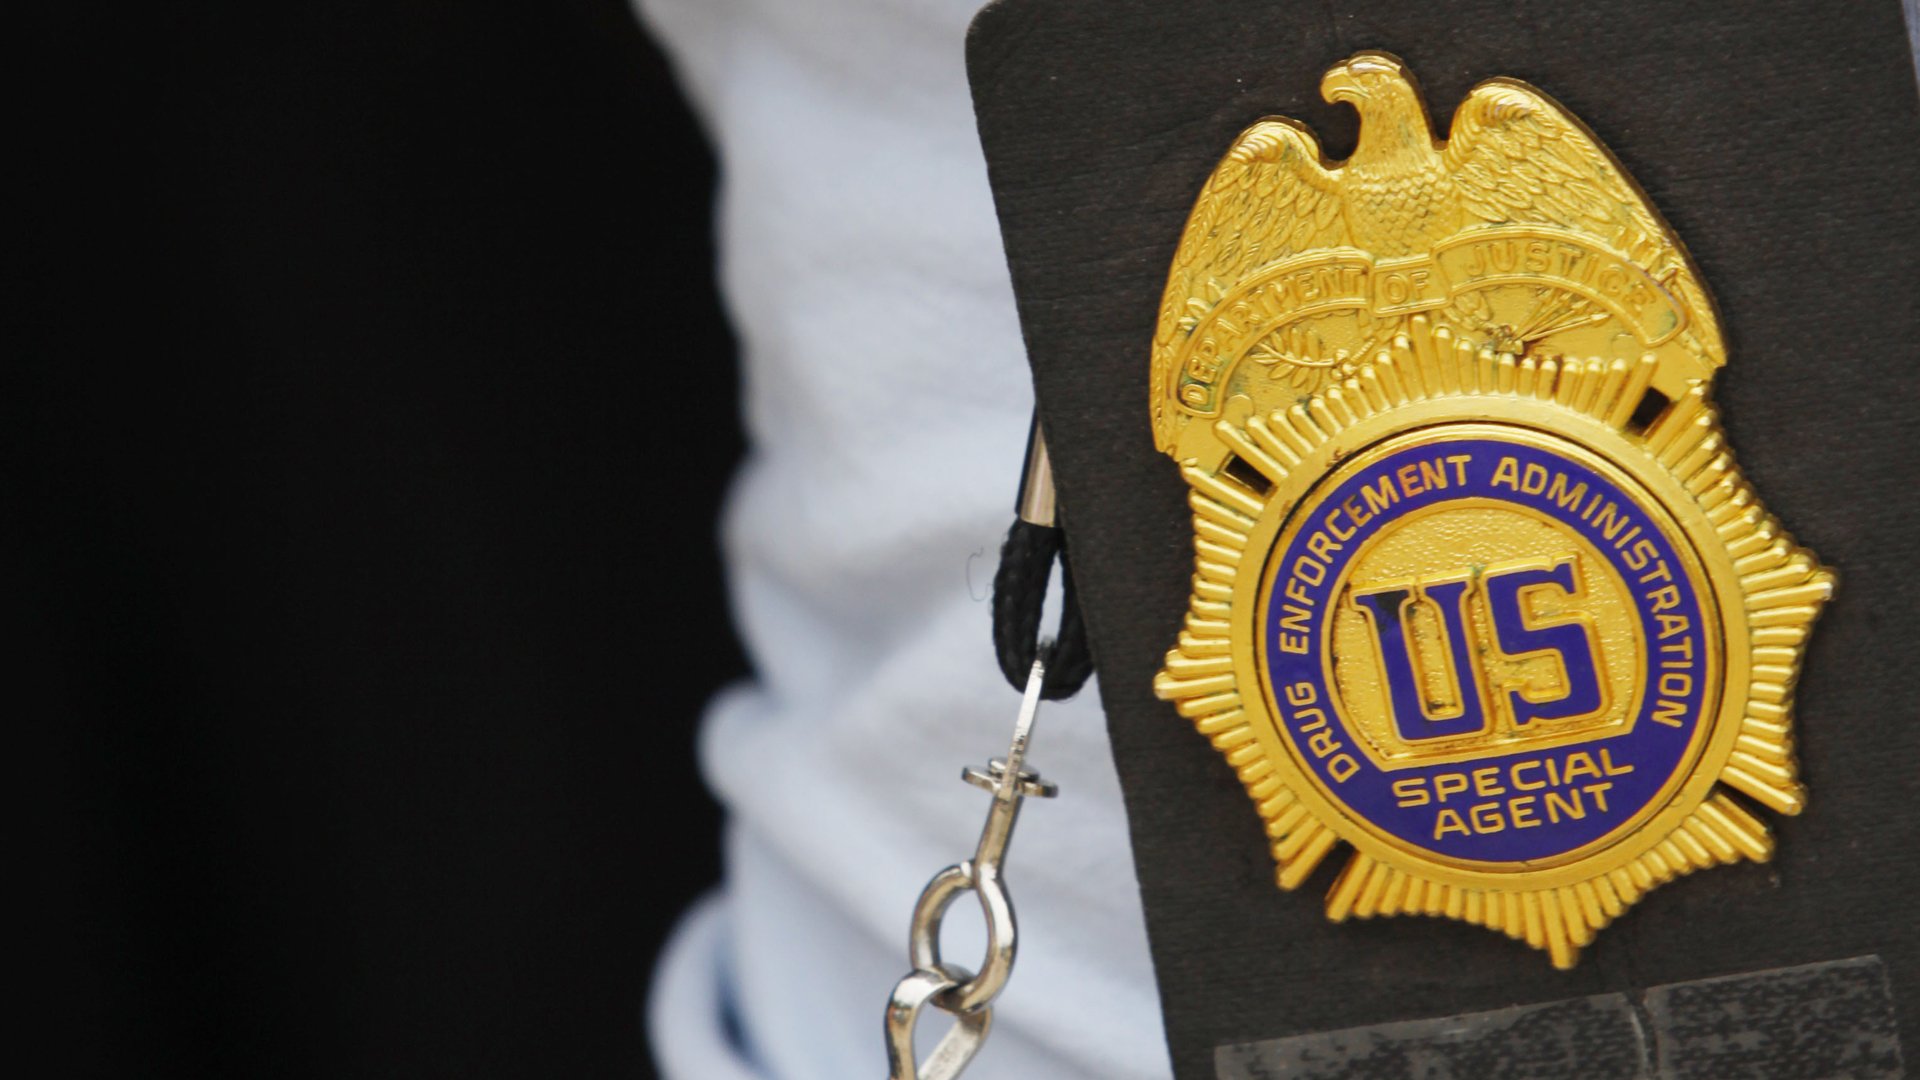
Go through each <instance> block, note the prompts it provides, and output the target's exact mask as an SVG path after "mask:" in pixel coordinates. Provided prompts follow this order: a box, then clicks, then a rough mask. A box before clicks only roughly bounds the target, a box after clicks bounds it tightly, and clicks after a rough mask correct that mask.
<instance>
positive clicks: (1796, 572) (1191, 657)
mask: <svg viewBox="0 0 1920 1080" xmlns="http://www.w3.org/2000/svg"><path fill="white" fill-rule="evenodd" d="M1321 91H1322V93H1323V94H1324V95H1325V96H1326V98H1327V99H1328V100H1329V101H1335V102H1350V103H1351V104H1352V105H1353V106H1354V107H1355V108H1356V109H1357V110H1358V111H1359V114H1360V133H1359V141H1358V144H1357V145H1356V147H1355V148H1354V152H1353V156H1352V157H1350V158H1348V159H1347V160H1346V161H1344V162H1339V163H1329V162H1327V161H1326V160H1325V159H1323V157H1322V156H1321V154H1320V149H1319V145H1318V143H1317V142H1316V141H1315V139H1314V137H1313V135H1312V134H1310V133H1309V132H1308V131H1307V130H1306V129H1305V128H1303V127H1301V126H1300V125H1298V124H1296V123H1293V122H1292V121H1288V120H1264V121H1262V122H1260V123H1258V124H1256V125H1254V126H1253V127H1252V128H1249V129H1248V130H1247V131H1246V132H1245V133H1244V134H1242V135H1241V136H1240V138H1239V140H1238V141H1237V142H1235V144H1234V145H1233V148H1232V149H1231V150H1229V151H1228V153H1227V155H1226V157H1225V158H1224V159H1223V160H1222V161H1221V162H1220V164H1219V165H1218V166H1217V167H1216V168H1215V169H1214V171H1213V175H1212V176H1211V177H1210V178H1209V179H1208V180H1207V183H1206V187H1205V188H1204V189H1203V191H1202V192H1201V194H1200V198H1199V201H1198V202H1197V203H1196V204H1195V206H1194V209H1193V213H1192V216H1191V217H1190V218H1189V220H1188V222H1187V226H1186V231H1185V233H1184V234H1183V235H1182V236H1181V239H1180V246H1179V250H1178V253H1177V254H1176V255H1175V257H1174V262H1173V267H1172V270H1171V273H1170V274H1169V276H1168V282H1167V290H1166V296H1165V300H1164V303H1163V305H1162V308H1161V312H1160V320H1159V327H1158V332H1157V334H1156V337H1155V340H1154V346H1153V368H1152V394H1151V403H1152V416H1153V430H1154V437H1155V440H1156V442H1157V444H1158V446H1159V448H1160V449H1161V450H1163V451H1165V452H1166V453H1168V454H1169V455H1171V456H1172V457H1173V458H1174V459H1175V461H1177V462H1178V463H1179V465H1180V467H1181V470H1182V472H1183V474H1184V475H1185V477H1186V479H1187V482H1188V484H1189V485H1190V486H1191V493H1190V496H1189V500H1188V501H1189V503H1190V505H1191V508H1192V510H1193V528H1194V549H1195V551H1196V553H1197V558H1196V561H1195V572H1194V576H1193V597H1192V601H1191V606H1190V610H1189V612H1188V614H1187V617H1186V623H1185V628H1184V630H1183V631H1182V632H1181V634H1180V636H1179V642H1178V645H1177V647H1176V648H1174V649H1173V650H1172V651H1171V652H1169V653H1168V654H1167V657H1166V663H1165V668H1164V670H1163V671H1162V672H1161V673H1160V675H1159V677H1158V679H1157V681H1156V682H1155V684H1154V689H1155V690H1156V692H1157V693H1158V694H1159V695H1160V696H1161V697H1163V698H1166V699H1168V700H1170V701H1173V702H1175V703H1176V705H1177V707H1178V709H1179V711H1180V713H1181V714H1182V715H1184V716H1187V717H1190V718H1191V719H1192V720H1193V721H1194V722H1195V724H1196V725H1197V727H1198V728H1199V730H1200V733H1201V734H1203V735H1205V736H1207V737H1208V738H1209V739H1211V740H1212V742H1213V744H1214V746H1216V747H1217V748H1219V749H1220V750H1221V751H1222V752H1223V753H1224V754H1225V755H1226V758H1227V761H1228V763H1229V764H1231V765H1232V766H1233V767H1234V769H1235V770H1236V771H1237V772H1238V775H1239V777H1240V779H1241V781H1242V782H1243V783H1244V784H1245V785H1246V788H1247V792H1248V794H1249V795H1250V796H1251V797H1252V799H1253V801H1254V804H1255V806H1256V807H1257V808H1258V810H1259V813H1260V815H1261V817H1262V818H1264V819H1265V821H1266V825H1267V833H1268V835H1269V836H1270V837H1271V838H1272V850H1273V855H1274V858H1275V860H1276V861H1277V863H1278V864H1279V873H1278V878H1279V883H1280V886H1281V887H1282V888H1285V889H1292V888H1295V887H1297V886H1299V885H1300V884H1301V883H1302V882H1304V881H1305V880H1306V879H1307V878H1308V876H1309V875H1310V874H1311V873H1312V872H1313V871H1314V869H1315V868H1316V867H1317V866H1319V865H1321V864H1322V863H1323V862H1326V861H1327V860H1328V859H1329V857H1330V856H1332V855H1333V854H1334V853H1335V851H1336V849H1340V850H1342V851H1345V850H1347V849H1351V853H1350V854H1348V855H1347V856H1346V858H1345V862H1344V866H1343V867H1342V868H1340V869H1339V870H1338V872H1337V874H1335V875H1333V876H1332V885H1331V889H1330V892H1329V893H1328V896H1327V900H1326V904H1327V914H1328V916H1329V917H1330V918H1332V919H1334V920H1336V921H1338V920H1344V919H1347V918H1349V917H1371V916H1384V915H1395V914H1425V915H1443V916H1446V917H1448V918H1454V919H1464V920H1466V921H1468V922H1471V923H1477V924H1479V925H1482V926H1485V927H1488V928H1490V929H1494V930H1500V931H1504V932H1505V933H1507V934H1508V935H1510V936H1512V937H1515V938H1519V939H1523V940H1525V941H1526V942H1527V943H1528V944H1530V945H1532V946H1534V947H1535V948H1539V949H1544V950H1546V951H1547V952H1548V953H1549V954H1550V956H1551V958H1552V960H1553V963H1554V964H1555V965H1556V966H1559V967H1570V966H1571V965H1572V964H1573V963H1574V962H1575V960H1576V959H1577V957H1578V955H1579V950H1580V948H1581V947H1582V946H1584V945H1586V944H1588V943H1589V942H1591V941H1592V940H1593V937H1594V934H1595V932H1596V931H1598V930H1599V929H1600V928H1601V927H1604V926H1606V925H1607V923H1608V922H1609V921H1611V920H1612V919H1614V918H1616V917H1618V916H1619V915H1620V914H1621V913H1622V912H1623V911H1624V910H1625V909H1626V908H1627V906H1628V905H1630V904H1632V903H1634V902H1635V901H1637V900H1639V899H1640V898H1641V897H1642V896H1643V895H1645V894H1646V893H1647V892H1648V891H1649V890H1651V889H1653V888H1654V887H1655V886H1657V885H1660V884H1662V883H1664V882H1666V881H1669V880H1671V879H1672V878H1674V877H1677V876H1679V875H1682V874H1686V873H1690V872H1692V871H1694V870H1698V869H1704V868H1707V867H1711V866H1714V865H1717V864H1720V863H1730V862H1735V861H1737V860H1740V859H1755V860H1765V859H1767V858H1768V857H1769V856H1770V855H1771V853H1772V845H1773V841H1772V838H1771V835H1770V834H1769V832H1768V829H1767V826H1766V825H1765V824H1763V823H1762V821H1761V820H1760V818H1759V817H1758V816H1757V815H1756V814H1755V812H1754V809H1753V806H1752V805H1751V804H1758V805H1759V806H1762V807H1765V808H1767V809H1770V810H1772V811H1775V812H1778V813H1782V814H1794V813H1798V812H1799V811H1800V809H1801V807H1802V806H1803V805H1804V794H1803V792H1802V790H1801V787H1800V785H1799V783H1798V781H1797V779H1796V774H1795V766H1794V756H1793V740H1792V732H1791V725H1792V693H1793V685H1794V678H1795V674H1796V671H1797V669H1798V666H1799V663H1800V658H1801V651H1802V649H1803V647H1804V646H1805V643H1806V639H1807V633H1808V629H1809V627H1810V626H1811V624H1812V623H1813V621H1814V618H1815V616H1816V615H1818V613H1819V611H1820V607H1821V605H1822V604H1823V603H1824V602H1825V601H1826V600H1827V598H1828V597H1829V595H1830V594H1831V592H1832V589H1833V576H1832V574H1831V573H1829V572H1828V571H1827V570H1825V569H1823V568H1822V567H1821V566H1820V565H1819V563H1818V562H1816V561H1815V559H1814V557H1813V556H1812V555H1811V554H1810V553H1808V552H1807V551H1805V550H1803V549H1801V548H1799V547H1797V546H1796V545H1795V544H1794V542H1793V540H1792V539H1791V538H1790V537H1789V536H1788V535H1787V534H1786V532H1785V531H1784V530H1783V529H1782V528H1781V526H1780V524H1779V522H1777V521H1776V520H1775V519H1774V518H1772V517H1771V516H1769V515H1768V514H1767V513H1766V512H1765V511H1764V510H1762V509H1761V507H1760V505H1759V502H1758V501H1757V499H1756V497H1755V495H1754V492H1753V490H1752V488H1751V487H1749V486H1748V484H1747V482H1746V481H1745V480H1744V479H1743V478H1742V476H1741V475H1740V473H1739V471H1738V470H1737V468H1736V467H1735V465H1734V461H1733V458H1732V457H1731V455H1730V454H1729V452H1728V449H1727V444H1726V437H1725V435H1724V433H1723V432H1722V430H1721V428H1720V424H1719V421H1718V418H1717V415H1716V413H1715V410H1714V408H1713V405H1712V403H1711V396H1710V393H1709V388H1710V386H1711V383H1712V380H1713V377H1714V374H1715V372H1716V371H1717V370H1718V369H1719V368H1720V366H1721V365H1722V364H1723V363H1724V362H1725V359H1726V355H1725V346H1724V343H1723V341H1722V339H1721V336H1720V330H1719V327H1718V325H1717V323H1716V321H1715V318H1714V312H1713V307H1712V304H1711V301H1710V300H1709V299H1708V296H1707V292H1706V289H1705V287H1704V286H1703V285H1702V284H1701V281H1700V277H1699V274H1698V272H1697V271H1696V270H1695V268H1694V267H1693V265H1692V263H1691V262H1690V261H1689V259H1688V257H1687V254H1686V252H1685V250H1684V249H1683V248H1682V247H1681V246H1680V243H1679V241H1678V240H1677V239H1676V238H1675V237H1674V235H1673V234H1672V232H1671V231H1670V230H1669V229H1668V228H1667V227H1666V225H1665V224H1664V223H1663V222H1662V221H1661V219H1660V217H1659V216H1658V214H1656V213H1655V211H1654V209H1653V208H1652V207H1651V206H1650V205H1649V204H1648V202H1647V200H1646V197H1645V196H1644V195H1643V194H1642V193H1641V192H1640V191H1639V190H1638V189H1637V188H1636V187H1635V186H1634V184H1633V182H1632V180H1631V179H1629V178H1628V176H1627V174H1626V172H1625V171H1624V170H1623V169H1622V168H1621V166H1620V164H1619V162H1617V161H1615V160H1614V158H1613V157H1612V155H1611V154H1609V153H1608V151H1607V150H1606V149H1605V148H1604V147H1603V146H1601V145H1600V143H1599V142H1598V141H1597V140H1596V139H1595V137H1594V136H1593V135H1592V134H1591V133H1590V132H1588V131H1587V130H1586V128H1585V127H1583V126H1582V125H1581V124H1580V122H1579V121H1578V120H1577V119H1575V118H1574V117H1573V116H1572V115H1571V114H1569V113H1568V112H1567V111H1566V110H1565V109H1564V108H1562V107H1561V106H1560V105H1558V104H1556V103H1555V102H1554V101H1553V100H1551V99H1550V98H1548V97H1547V96H1546V95H1545V94H1542V93H1541V92H1540V91H1538V90H1535V89H1534V88H1532V87H1530V86H1527V85H1525V84H1522V83H1519V82H1515V81H1513V80H1509V79H1496V80H1492V81H1490V82H1487V83H1483V84H1481V85H1480V86H1479V87H1477V88H1476V89H1475V90H1474V91H1473V92H1472V93H1471V94H1470V95H1469V96H1468V97H1467V99H1466V101H1465V102H1464V103H1463V104H1462V105H1461V106H1460V108H1459V110H1458V112H1457V113H1456V114H1455V115H1454V118H1453V124H1452V129H1451V130H1450V132H1449V133H1448V138H1447V139H1446V141H1444V142H1441V141H1438V140H1436V139H1435V138H1434V136H1433V134H1432V132H1431V129H1430V127H1429V124H1428V120H1427V116H1426V111H1425V108H1424V106H1423V105H1422V102H1421V99H1420V96H1419V93H1418V91H1417V90H1416V89H1415V86H1414V84H1413V81H1412V78H1411V76H1410V75H1409V74H1408V72H1407V70H1406V69H1405V67H1404V66H1403V65H1402V64H1401V63H1400V62H1399V61H1398V60H1396V59H1394V58H1393V57H1391V56H1388V55H1385V54H1383V53H1375V52H1367V53H1361V54H1359V55H1357V56H1355V57H1353V58H1352V59H1349V60H1347V61H1346V62H1345V63H1342V64H1339V65H1336V66H1335V67H1334V68H1333V69H1332V70H1330V71H1329V72H1328V73H1327V75H1326V77H1325V79H1324V80H1323V81H1322V83H1321Z"/></svg>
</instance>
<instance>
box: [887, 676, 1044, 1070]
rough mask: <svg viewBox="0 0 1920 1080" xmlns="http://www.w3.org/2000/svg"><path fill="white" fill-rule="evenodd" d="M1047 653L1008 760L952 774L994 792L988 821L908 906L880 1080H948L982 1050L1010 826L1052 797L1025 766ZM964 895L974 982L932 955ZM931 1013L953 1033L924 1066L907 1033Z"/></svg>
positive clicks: (1006, 966)
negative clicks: (904, 959)
mask: <svg viewBox="0 0 1920 1080" xmlns="http://www.w3.org/2000/svg"><path fill="white" fill-rule="evenodd" d="M1050 651H1051V643H1042V644H1041V647H1040V649H1039V653H1040V658H1039V659H1036V660H1035V661H1034V662H1033V670H1032V672H1031V673H1030V674H1028V676H1027V688H1026V692H1025V693H1024V694H1023V695H1022V696H1021V698H1020V715H1019V717H1018V718H1017V719H1016V720H1015V721H1014V725H1013V744H1012V746H1011V747H1010V748H1009V749H1008V750H1007V756H1006V757H1005V758H995V759H993V760H992V761H990V762H988V763H987V767H986V768H985V769H984V770H982V769H975V768H968V769H966V770H965V771H963V772H962V773H961V774H960V776H961V779H963V780H965V781H966V782H967V783H969V784H972V785H973V786H975V787H978V788H983V789H985V790H986V791H988V792H990V793H992V795H993V802H992V803H991V804H990V805H989V806H988V808H987V822H986V825H984V826H983V827H982V828H981V830H980V843H979V844H978V845H977V846H976V847H975V848H974V852H973V858H971V859H968V860H967V861H965V862H962V863H960V864H958V865H956V866H949V867H947V868H946V869H945V870H942V871H940V872H939V873H938V874H935V875H934V876H933V880H932V881H929V882H927V887H926V889H925V890H924V891H923V892H921V894H920V901H919V903H917V904H915V905H914V908H913V927H912V931H911V933H910V934H909V936H908V943H907V955H908V957H909V959H910V961H911V962H912V964H913V971H912V972H911V973H910V974H908V975H907V976H906V977H905V978H903V979H901V980H900V981H899V983H897V984H895V986H894V988H893V997H892V998H891V999H890V1000H889V1001H888V1002H887V1020H886V1031H887V1069H888V1073H887V1075H888V1080H953V1078H954V1077H956V1076H959V1075H960V1073H961V1071H962V1070H964V1069H965V1068H966V1067H967V1064H968V1063H969V1062H971V1061H972V1060H973V1055H974V1054H976V1053H977V1052H979V1050H980V1046H981V1044H982V1043H984V1042H985V1041H986V1038H987V1031H988V1029H989V1028H990V1027H991V1026H992V1024H993V999H994V998H995V997H998V996H999V994H1000V991H1001V990H1002V989H1003V988H1004V987H1005V986H1006V985H1007V977H1008V976H1009V975H1011V974H1013V958H1014V950H1015V946H1016V944H1017V941H1018V938H1017V934H1016V928H1015V925H1014V919H1013V899H1012V897H1010V896H1009V895H1008V894H1007V886H1006V883H1005V881H1004V880H1003V878H1002V877H1001V864H1002V862H1003V861H1004V860H1005V859H1006V855H1007V844H1008V842H1009V841H1010V840H1011V839H1012V837H1013V823H1014V821H1015V820H1016V819H1017V818H1018V817H1019V816H1020V803H1021V800H1023V799H1025V798H1027V797H1028V796H1033V797H1036V798H1041V799H1050V798H1052V797H1053V796H1054V795H1056V794H1058V791H1059V789H1057V788H1056V787H1054V786H1053V785H1052V784H1050V783H1048V782H1046V781H1045V780H1042V779H1041V778H1040V775H1039V774H1038V773H1036V772H1033V771H1031V770H1029V769H1027V768H1026V767H1025V766H1026V758H1027V744H1028V742H1029V741H1030V740H1031V739H1032V736H1033V719H1034V715H1035V714H1036V713H1038V712H1039V710H1040V693H1041V689H1042V687H1043V685H1044V684H1045V682H1046V674H1047V667H1046V657H1047V655H1048V653H1049V652H1050ZM964 892H971V893H973V894H974V898H975V899H977V900H978V901H979V902H980V911H981V914H982V915H983V916H985V918H986V922H987V949H986V957H985V959H984V961H983V962H982V963H981V965H980V972H979V974H977V975H976V974H974V973H973V972H971V971H968V970H967V969H966V968H963V967H960V966H959V965H957V964H949V963H947V962H946V961H945V960H943V959H942V958H941V956H940V926H941V923H942V922H943V921H944V920H945V919H946V915H947V908H948V907H949V906H951V905H952V904H953V902H954V900H956V899H958V898H959V896H960V894H961V893H964ZM929 1004H931V1005H933V1006H934V1007H935V1008H937V1009H939V1010H940V1011H942V1012H945V1013H947V1014H948V1015H950V1016H952V1017H953V1026H952V1027H951V1028H949V1029H948V1031H947V1033H946V1034H945V1035H944V1036H942V1037H941V1039H940V1044H939V1045H938V1046H936V1047H935V1048H934V1051H933V1053H931V1054H929V1055H928V1056H927V1058H926V1060H924V1061H922V1060H920V1059H919V1058H918V1057H917V1055H916V1054H915V1051H914V1046H913V1029H914V1025H915V1024H916V1023H918V1021H919V1019H920V1013H921V1012H922V1010H924V1009H925V1008H926V1006H927V1005H929Z"/></svg>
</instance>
